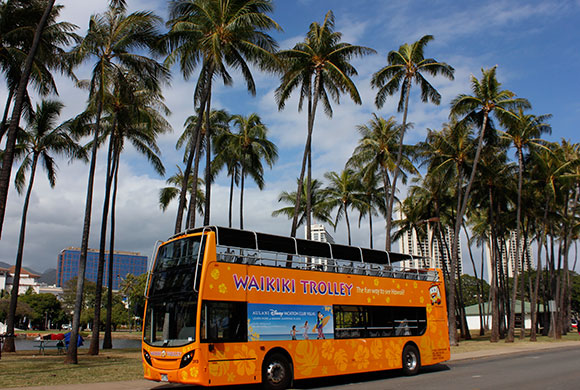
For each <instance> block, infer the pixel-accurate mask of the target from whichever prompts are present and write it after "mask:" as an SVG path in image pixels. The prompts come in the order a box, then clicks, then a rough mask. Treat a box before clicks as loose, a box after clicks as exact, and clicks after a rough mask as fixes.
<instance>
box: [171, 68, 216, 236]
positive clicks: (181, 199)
mask: <svg viewBox="0 0 580 390" xmlns="http://www.w3.org/2000/svg"><path fill="white" fill-rule="evenodd" d="M210 71H211V73H210V75H209V77H210V78H211V76H212V75H213V67H211V68H210ZM200 77H201V76H200ZM209 94H210V90H209V89H208V88H206V90H205V91H204V93H203V95H202V96H201V100H200V103H199V106H200V107H205V105H206V102H207V99H208V97H209ZM200 111H201V112H202V115H198V117H197V122H196V124H195V129H194V131H193V133H194V134H195V137H196V138H195V147H194V149H193V150H190V152H189V155H188V157H187V163H186V165H185V171H184V172H183V184H182V187H181V192H180V193H179V204H178V205H177V216H176V218H175V233H176V234H177V233H179V232H180V231H181V225H182V222H183V211H184V209H185V196H186V194H187V184H188V183H189V174H190V173H191V166H192V165H193V158H194V156H195V161H196V164H195V165H196V167H195V169H194V173H193V179H194V180H193V188H194V190H193V192H192V193H191V199H190V202H189V203H190V209H191V206H192V205H193V212H191V219H192V220H193V223H191V221H188V222H189V226H191V227H194V226H195V207H196V204H197V173H198V169H199V153H198V151H199V145H200V141H201V137H200V131H201V125H202V123H203V109H200ZM193 144H194V143H193V142H192V146H193Z"/></svg>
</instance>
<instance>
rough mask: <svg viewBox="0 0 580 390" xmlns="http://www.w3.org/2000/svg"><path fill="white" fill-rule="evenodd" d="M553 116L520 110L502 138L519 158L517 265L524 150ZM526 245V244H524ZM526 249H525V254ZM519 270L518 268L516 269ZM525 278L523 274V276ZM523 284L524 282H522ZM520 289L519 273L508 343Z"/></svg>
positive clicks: (532, 142)
mask: <svg viewBox="0 0 580 390" xmlns="http://www.w3.org/2000/svg"><path fill="white" fill-rule="evenodd" d="M550 117H551V115H541V116H539V117H537V116H535V115H531V114H524V110H523V109H522V108H519V109H518V112H517V114H516V118H514V117H512V116H508V117H507V120H508V122H507V123H506V126H507V131H506V132H502V133H501V134H502V137H503V138H504V139H506V140H508V141H509V142H510V143H511V144H513V145H514V147H515V148H516V154H517V158H518V199H517V209H516V243H517V244H516V259H517V260H516V264H518V263H519V262H520V261H522V257H521V256H520V242H522V241H521V209H522V183H523V171H524V155H523V149H524V148H528V147H529V146H530V145H533V144H537V142H538V137H540V136H541V135H542V134H543V133H550V132H551V127H550V125H548V124H546V123H545V121H546V120H547V119H548V118H550ZM524 245H525V244H524ZM525 251H526V248H525V247H524V252H525ZM516 270H517V267H516ZM522 277H523V274H522ZM522 284H523V281H522ZM517 288H518V277H517V272H516V274H515V275H514V286H513V293H512V301H511V312H510V320H509V329H508V334H507V338H506V342H512V343H513V341H514V328H515V315H516V292H517ZM523 311H524V307H523V306H522V317H521V318H525V317H524V313H523ZM523 330H524V321H522V331H521V332H520V338H524V336H525V334H524V331H523Z"/></svg>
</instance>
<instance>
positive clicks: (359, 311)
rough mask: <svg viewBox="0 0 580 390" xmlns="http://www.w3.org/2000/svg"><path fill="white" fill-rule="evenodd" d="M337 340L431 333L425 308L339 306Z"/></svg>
mask: <svg viewBox="0 0 580 390" xmlns="http://www.w3.org/2000/svg"><path fill="white" fill-rule="evenodd" d="M334 316H335V325H334V326H335V330H334V337H335V338H337V339H352V338H364V337H368V338H374V337H394V336H421V335H423V334H424V333H425V331H426V329H427V311H426V310H425V308H424V307H398V306H346V305H335V306H334Z"/></svg>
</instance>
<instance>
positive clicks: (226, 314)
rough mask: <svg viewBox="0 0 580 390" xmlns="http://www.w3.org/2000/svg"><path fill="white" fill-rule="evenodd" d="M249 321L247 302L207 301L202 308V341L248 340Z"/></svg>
mask: <svg viewBox="0 0 580 390" xmlns="http://www.w3.org/2000/svg"><path fill="white" fill-rule="evenodd" d="M247 323H248V315H247V304H246V303H245V302H221V301H219V302H216V301H205V302H204V303H203V306H202V310H201V326H202V327H201V341H205V342H219V343H227V342H234V341H235V342H240V341H247V339H248V332H247Z"/></svg>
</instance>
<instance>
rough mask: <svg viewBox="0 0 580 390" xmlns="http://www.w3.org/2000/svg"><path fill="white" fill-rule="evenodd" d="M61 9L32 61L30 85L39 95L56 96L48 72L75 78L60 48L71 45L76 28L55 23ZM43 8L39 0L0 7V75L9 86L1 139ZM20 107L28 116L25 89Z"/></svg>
mask: <svg viewBox="0 0 580 390" xmlns="http://www.w3.org/2000/svg"><path fill="white" fill-rule="evenodd" d="M62 8H63V6H62V5H56V6H54V7H53V9H52V11H51V15H50V17H49V21H48V22H47V24H48V26H47V27H46V28H44V29H43V31H42V33H41V37H40V42H39V48H38V51H37V53H36V55H35V56H34V59H33V66H32V68H31V73H30V80H29V82H30V86H32V87H34V88H35V89H36V91H37V92H38V93H39V94H40V95H42V96H45V95H47V94H49V93H58V92H57V88H56V83H55V81H54V78H53V76H52V74H51V70H56V71H60V72H62V73H65V74H66V75H67V76H70V77H72V78H74V75H73V74H72V72H71V68H70V67H69V66H68V64H67V61H66V59H65V56H64V49H63V48H62V47H60V45H66V44H70V43H72V42H74V41H76V40H77V39H78V36H77V35H76V34H74V33H73V31H74V30H75V29H76V28H77V26H75V25H73V24H71V23H68V22H56V21H55V19H56V18H58V15H59V13H60V11H61V9H62ZM45 9H46V1H39V0H10V1H6V2H2V4H0V72H2V74H3V75H4V78H5V80H6V83H7V87H8V98H7V101H6V106H5V107H4V115H3V116H2V122H1V125H0V140H1V139H2V137H3V136H4V134H5V132H6V130H7V129H6V122H7V120H8V113H9V109H10V104H11V103H12V100H13V98H14V94H15V92H16V89H17V87H18V83H19V81H20V75H21V70H22V67H23V64H24V62H25V61H26V56H27V53H28V50H29V49H30V47H31V45H32V41H33V39H34V34H35V31H36V26H37V23H38V21H39V20H40V19H41V17H42V15H43V13H44V11H45ZM23 104H24V106H23V110H25V112H26V111H28V112H29V113H30V112H31V110H32V106H31V103H30V97H29V96H28V93H27V91H26V90H25V97H24V102H23Z"/></svg>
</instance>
